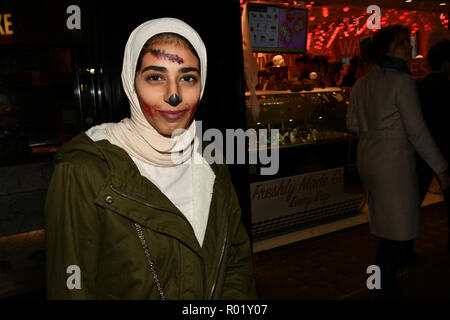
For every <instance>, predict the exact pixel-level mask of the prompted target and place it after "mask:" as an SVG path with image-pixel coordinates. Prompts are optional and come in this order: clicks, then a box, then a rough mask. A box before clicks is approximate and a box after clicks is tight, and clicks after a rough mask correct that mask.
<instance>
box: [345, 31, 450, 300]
mask: <svg viewBox="0 0 450 320" xmlns="http://www.w3.org/2000/svg"><path fill="white" fill-rule="evenodd" d="M370 53H371V59H372V62H373V63H374V66H373V68H372V70H371V71H370V72H369V73H368V74H367V75H366V76H364V77H362V78H360V79H359V80H358V81H357V82H356V83H355V85H354V87H353V89H352V92H351V99H350V105H349V109H348V112H347V128H348V129H349V130H350V131H353V132H356V133H357V134H358V138H359V141H358V151H357V168H358V173H359V176H360V178H361V181H362V184H363V186H364V188H365V189H366V192H367V200H368V207H369V223H370V231H371V233H372V234H374V235H376V236H378V237H379V238H380V244H379V246H378V252H377V259H376V260H377V265H378V266H379V267H380V270H381V290H379V291H378V297H380V298H395V297H398V294H399V290H398V289H397V288H396V286H395V275H396V272H397V269H398V267H399V263H400V261H399V259H400V257H401V256H402V255H404V252H405V251H406V250H407V248H408V244H409V243H410V241H411V240H413V239H415V238H417V237H418V236H419V234H420V197H419V188H418V179H417V174H416V162H415V150H416V151H417V153H418V154H419V155H420V156H421V157H422V158H423V159H424V160H425V161H426V162H427V163H428V165H429V166H430V167H431V168H432V169H433V171H434V172H435V173H436V174H437V175H438V178H439V180H440V182H441V188H443V189H446V188H447V187H448V183H449V178H448V177H449V176H448V174H447V172H446V170H447V168H448V163H447V161H446V159H444V157H443V156H442V155H441V153H440V151H439V149H438V147H437V145H436V143H435V142H434V140H433V138H432V136H431V134H430V132H429V130H428V128H427V127H426V124H425V121H424V119H423V116H422V113H421V108H420V103H419V99H418V94H417V90H416V86H415V82H414V80H413V78H412V76H411V74H410V73H409V69H408V67H407V64H406V61H408V60H409V59H410V58H411V45H410V43H409V30H408V29H407V28H406V27H403V26H400V25H395V26H389V27H385V28H383V29H381V30H379V31H378V32H377V33H376V34H375V35H374V37H373V39H372V49H371V51H370Z"/></svg>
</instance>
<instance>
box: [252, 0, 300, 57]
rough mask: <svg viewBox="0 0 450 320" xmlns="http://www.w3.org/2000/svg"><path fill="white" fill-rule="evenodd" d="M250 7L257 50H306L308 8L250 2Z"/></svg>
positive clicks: (281, 51) (253, 40)
mask: <svg viewBox="0 0 450 320" xmlns="http://www.w3.org/2000/svg"><path fill="white" fill-rule="evenodd" d="M247 9H248V22H249V28H250V40H251V43H252V47H253V51H256V52H280V53H304V52H306V37H307V21H308V11H307V10H306V9H301V8H292V7H281V6H274V5H265V4H248V7H247Z"/></svg>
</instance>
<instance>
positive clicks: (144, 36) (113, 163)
mask: <svg viewBox="0 0 450 320" xmlns="http://www.w3.org/2000/svg"><path fill="white" fill-rule="evenodd" d="M205 81H206V48H205V46H204V44H203V42H202V40H201V38H200V36H199V35H198V34H197V32H195V30H193V29H192V28H191V27H190V26H188V25H187V24H185V23H184V22H182V21H180V20H177V19H173V18H162V19H155V20H150V21H148V22H146V23H144V24H142V25H140V26H139V27H138V28H136V29H135V30H134V31H133V32H132V33H131V35H130V37H129V39H128V42H127V45H126V48H125V56H124V62H123V69H122V84H123V87H124V90H125V92H126V94H127V96H128V99H129V102H130V107H131V117H130V118H129V119H124V120H122V121H121V122H119V123H105V124H102V125H99V126H96V127H93V128H91V129H90V130H88V131H87V132H85V133H81V134H80V135H78V136H77V137H75V138H74V139H72V140H71V141H70V142H69V143H68V144H67V145H65V146H64V147H62V148H61V149H60V151H59V152H58V153H57V155H56V158H55V163H56V167H55V171H54V174H53V177H52V180H51V183H50V186H49V189H48V195H47V199H46V245H47V295H48V297H49V298H56V299H252V298H255V296H256V295H255V283H254V277H253V267H252V256H251V247H250V241H249V238H248V235H247V233H246V231H245V229H244V227H243V225H242V222H241V217H240V215H241V213H240V208H239V204H238V200H237V197H236V194H235V192H234V189H233V186H232V184H231V181H230V177H229V173H228V171H227V168H226V166H225V165H217V164H212V165H209V164H208V163H207V162H206V161H205V160H204V159H203V158H202V157H201V150H197V148H194V146H195V145H198V144H200V145H201V143H198V141H194V136H195V121H194V120H193V118H194V113H195V110H196V107H197V105H198V103H199V101H200V99H201V96H202V94H203V90H204V87H205ZM184 129H186V130H184ZM196 139H197V138H196ZM194 142H197V143H194ZM195 157H200V158H197V159H200V160H202V161H198V160H195V161H191V160H193V159H194V158H195Z"/></svg>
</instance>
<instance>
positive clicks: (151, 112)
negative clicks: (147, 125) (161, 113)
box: [139, 99, 156, 118]
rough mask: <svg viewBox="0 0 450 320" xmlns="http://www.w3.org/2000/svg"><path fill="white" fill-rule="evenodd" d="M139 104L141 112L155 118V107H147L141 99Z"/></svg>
mask: <svg viewBox="0 0 450 320" xmlns="http://www.w3.org/2000/svg"><path fill="white" fill-rule="evenodd" d="M139 103H140V105H141V109H142V112H144V113H145V114H147V115H149V116H150V117H152V118H154V117H155V116H156V106H152V107H151V106H149V105H148V104H146V103H145V102H144V101H143V100H142V99H139Z"/></svg>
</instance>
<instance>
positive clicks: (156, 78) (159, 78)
mask: <svg viewBox="0 0 450 320" xmlns="http://www.w3.org/2000/svg"><path fill="white" fill-rule="evenodd" d="M146 79H147V80H150V81H160V80H163V78H162V77H161V76H160V75H157V74H152V75H149V76H147V78H146Z"/></svg>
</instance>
